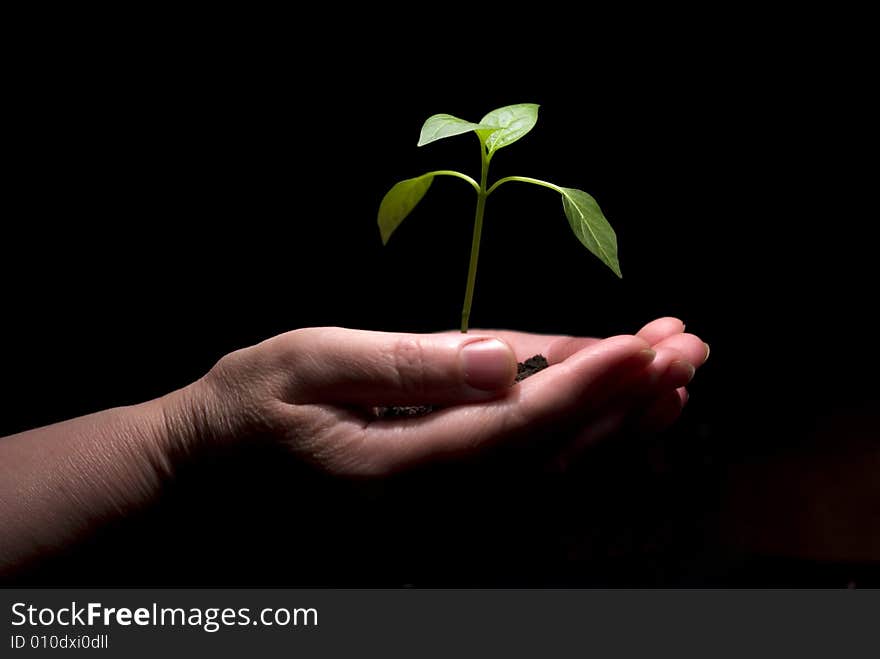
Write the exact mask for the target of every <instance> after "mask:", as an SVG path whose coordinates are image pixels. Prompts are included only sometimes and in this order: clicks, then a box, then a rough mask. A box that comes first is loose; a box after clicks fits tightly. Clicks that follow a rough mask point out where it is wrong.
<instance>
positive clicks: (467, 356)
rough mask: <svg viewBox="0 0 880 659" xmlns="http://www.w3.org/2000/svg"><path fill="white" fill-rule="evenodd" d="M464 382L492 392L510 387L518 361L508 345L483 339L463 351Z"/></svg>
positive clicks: (469, 344) (465, 347)
mask: <svg viewBox="0 0 880 659" xmlns="http://www.w3.org/2000/svg"><path fill="white" fill-rule="evenodd" d="M461 365H462V370H463V371H464V381H465V382H466V383H467V384H469V385H470V386H472V387H474V388H475V389H483V390H484V391H492V390H494V389H501V388H503V387H509V386H510V385H511V384H512V383H513V378H514V377H515V376H516V361H515V360H514V357H513V353H512V352H511V350H510V348H509V347H508V346H507V344H506V343H504V342H502V341H499V340H498V339H483V340H481V341H474V342H473V343H468V344H467V345H466V346H464V347H463V348H462V349H461Z"/></svg>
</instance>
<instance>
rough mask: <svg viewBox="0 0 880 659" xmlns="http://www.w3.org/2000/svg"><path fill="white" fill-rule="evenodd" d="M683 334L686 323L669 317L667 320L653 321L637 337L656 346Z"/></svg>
mask: <svg viewBox="0 0 880 659" xmlns="http://www.w3.org/2000/svg"><path fill="white" fill-rule="evenodd" d="M682 332H684V323H683V322H681V321H680V320H679V319H678V318H673V317H671V316H667V317H665V318H658V319H657V320H652V321H651V322H650V323H648V324H647V325H645V326H644V327H643V328H642V329H640V330H639V331H638V334H636V336H638V337H639V338H641V339H644V340H645V341H647V342H648V343H649V344H651V345H654V344H655V343H658V342H660V341H662V340H663V339H665V338H667V337H670V336H673V335H675V334H681V333H682Z"/></svg>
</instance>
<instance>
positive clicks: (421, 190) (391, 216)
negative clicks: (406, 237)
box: [379, 173, 434, 245]
mask: <svg viewBox="0 0 880 659" xmlns="http://www.w3.org/2000/svg"><path fill="white" fill-rule="evenodd" d="M433 181H434V174H433V173H432V174H423V175H422V176H417V177H415V178H408V179H406V180H405V181H400V182H399V183H395V184H394V187H392V188H391V189H390V190H389V191H388V192H387V193H386V194H385V196H384V197H383V198H382V203H381V204H379V233H380V234H381V235H382V244H383V245H387V244H388V239H389V238H390V237H391V234H392V233H394V230H395V229H396V228H397V227H398V226H400V223H401V222H403V221H404V220H405V219H406V216H407V215H409V214H410V213H411V212H412V210H413V208H415V207H416V205H418V203H419V202H420V201H421V200H422V197H424V196H425V193H426V192H427V191H428V188H430V187H431V183H432V182H433Z"/></svg>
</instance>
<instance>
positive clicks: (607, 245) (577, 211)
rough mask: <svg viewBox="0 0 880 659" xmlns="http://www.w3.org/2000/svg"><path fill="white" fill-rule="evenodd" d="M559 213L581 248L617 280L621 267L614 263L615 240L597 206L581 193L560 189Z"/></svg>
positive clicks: (611, 230) (593, 200) (580, 191)
mask: <svg viewBox="0 0 880 659" xmlns="http://www.w3.org/2000/svg"><path fill="white" fill-rule="evenodd" d="M560 190H561V191H562V209H563V210H564V211H565V216H566V217H567V218H568V223H569V224H570V225H571V230H572V231H574V235H575V236H577V239H578V240H580V241H581V243H583V245H584V247H586V248H587V249H588V250H590V251H591V252H592V253H593V254H595V255H596V256H598V257H599V260H600V261H602V263H604V264H605V265H607V266H608V267H609V268H611V270H613V271H614V274H616V275H617V276H618V277H621V278H622V277H623V275H621V274H620V263H618V262H617V236H616V235H615V233H614V229H612V228H611V225H610V224H608V220H606V219H605V215H604V214H603V213H602V209H601V208H599V204H597V203H596V200H595V199H593V198H592V197H591V196H590V195H588V194H587V193H586V192H584V191H583V190H577V189H575V188H560Z"/></svg>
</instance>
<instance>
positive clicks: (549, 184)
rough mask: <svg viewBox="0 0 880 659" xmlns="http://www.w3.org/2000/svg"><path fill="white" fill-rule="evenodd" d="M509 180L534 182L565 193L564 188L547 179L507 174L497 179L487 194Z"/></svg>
mask: <svg viewBox="0 0 880 659" xmlns="http://www.w3.org/2000/svg"><path fill="white" fill-rule="evenodd" d="M509 181H519V182H520V183H532V184H533V185H540V186H541V187H542V188H550V189H551V190H554V191H556V192H558V193H560V194H564V193H563V192H562V188H560V187H559V186H558V185H553V184H552V183H548V182H547V181H542V180H541V179H537V178H530V177H528V176H505V177H504V178H502V179H499V180H497V181H495V183H494V184H493V185H492V187H491V188H489V190H488V191H487V192H486V196H487V197H488V196H489V195H490V194H492V193H493V192H495V188H497V187H498V186H499V185H501V184H502V183H507V182H509Z"/></svg>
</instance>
